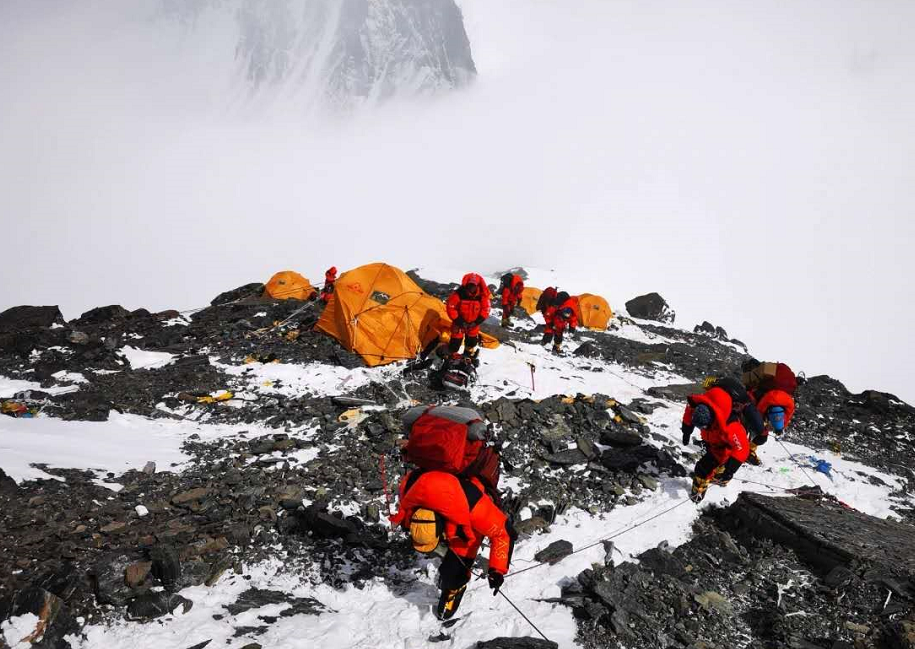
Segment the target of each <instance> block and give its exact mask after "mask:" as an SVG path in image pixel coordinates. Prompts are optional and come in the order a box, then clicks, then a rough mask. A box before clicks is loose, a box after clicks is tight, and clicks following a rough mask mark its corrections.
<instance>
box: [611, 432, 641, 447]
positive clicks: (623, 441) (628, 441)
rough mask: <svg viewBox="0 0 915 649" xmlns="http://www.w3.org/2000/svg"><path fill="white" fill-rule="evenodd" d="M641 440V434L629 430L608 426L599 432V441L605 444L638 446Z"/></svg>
mask: <svg viewBox="0 0 915 649" xmlns="http://www.w3.org/2000/svg"><path fill="white" fill-rule="evenodd" d="M643 442H644V440H643V439H642V436H641V435H639V434H638V433H634V432H632V431H629V430H622V429H619V428H610V429H607V430H603V431H601V433H600V443H601V444H605V445H607V446H622V447H627V446H638V445H640V444H642V443H643Z"/></svg>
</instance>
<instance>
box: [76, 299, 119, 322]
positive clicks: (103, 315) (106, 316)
mask: <svg viewBox="0 0 915 649" xmlns="http://www.w3.org/2000/svg"><path fill="white" fill-rule="evenodd" d="M129 315H130V311H128V310H127V309H125V308H124V307H122V306H121V305H120V304H111V305H109V306H100V307H96V308H94V309H90V310H89V311H86V312H85V313H84V314H82V315H81V316H80V317H79V318H78V319H77V320H75V321H74V324H80V325H93V324H102V323H105V322H112V321H114V320H124V319H125V318H127V316H129Z"/></svg>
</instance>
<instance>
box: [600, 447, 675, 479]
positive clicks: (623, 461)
mask: <svg viewBox="0 0 915 649" xmlns="http://www.w3.org/2000/svg"><path fill="white" fill-rule="evenodd" d="M600 462H601V464H603V465H604V466H605V467H606V468H608V469H610V470H611V471H622V472H625V473H636V472H637V470H638V469H639V468H640V467H642V466H644V465H646V464H648V463H653V464H654V465H655V466H656V467H657V468H658V469H659V470H660V471H667V472H668V473H670V475H672V476H675V477H679V476H685V475H686V469H684V468H683V467H682V466H681V465H680V464H679V463H678V462H677V461H676V460H675V459H673V457H671V456H670V454H669V453H668V452H667V451H664V450H662V449H659V448H655V447H654V446H649V445H648V444H643V445H641V446H633V447H629V448H620V449H615V448H611V449H607V450H606V451H604V452H603V453H602V454H601V456H600Z"/></svg>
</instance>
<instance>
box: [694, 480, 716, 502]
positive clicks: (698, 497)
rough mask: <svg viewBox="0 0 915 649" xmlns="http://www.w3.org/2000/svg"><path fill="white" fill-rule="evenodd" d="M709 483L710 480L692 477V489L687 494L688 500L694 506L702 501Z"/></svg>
mask: <svg viewBox="0 0 915 649" xmlns="http://www.w3.org/2000/svg"><path fill="white" fill-rule="evenodd" d="M710 483H711V480H709V479H707V478H700V477H699V476H697V475H694V476H693V488H692V489H691V490H690V492H689V499H690V500H692V501H693V502H694V503H696V504H699V503H701V502H702V499H703V498H705V492H706V491H707V490H708V486H709V484H710Z"/></svg>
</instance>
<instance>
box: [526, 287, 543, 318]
mask: <svg viewBox="0 0 915 649" xmlns="http://www.w3.org/2000/svg"><path fill="white" fill-rule="evenodd" d="M541 293H543V291H541V290H540V289H539V288H534V287H533V286H525V287H524V290H523V291H522V292H521V308H522V309H524V310H525V311H527V314H528V315H534V313H536V312H537V300H539V299H540V294H541Z"/></svg>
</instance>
